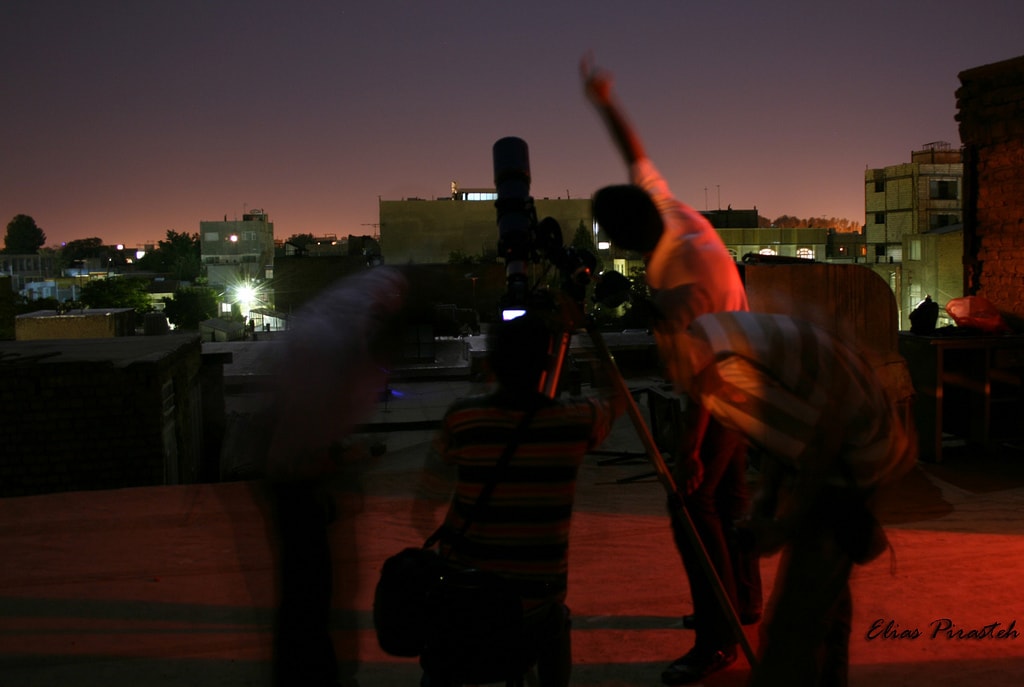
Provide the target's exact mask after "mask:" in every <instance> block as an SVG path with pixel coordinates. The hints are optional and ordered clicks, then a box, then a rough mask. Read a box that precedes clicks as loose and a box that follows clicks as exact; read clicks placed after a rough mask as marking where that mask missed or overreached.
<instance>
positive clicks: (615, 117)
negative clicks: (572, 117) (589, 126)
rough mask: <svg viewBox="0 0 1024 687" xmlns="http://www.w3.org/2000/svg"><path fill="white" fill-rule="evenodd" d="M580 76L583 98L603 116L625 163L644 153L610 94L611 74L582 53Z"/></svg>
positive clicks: (629, 163) (615, 100)
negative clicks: (584, 95) (585, 97)
mask: <svg viewBox="0 0 1024 687" xmlns="http://www.w3.org/2000/svg"><path fill="white" fill-rule="evenodd" d="M580 77H581V78H582V80H583V90H584V92H585V93H586V95H587V98H588V99H589V100H590V102H591V103H593V104H594V107H595V108H596V109H597V112H598V114H600V115H601V118H602V119H603V120H604V122H605V125H606V126H607V127H608V131H609V133H610V134H611V136H612V140H613V141H614V142H615V145H616V147H617V148H618V149H619V152H620V153H621V154H622V158H623V160H625V162H626V164H627V165H632V164H633V163H634V162H636V161H637V160H640V159H642V158H645V157H647V153H646V152H645V150H644V145H643V142H642V141H641V140H640V137H639V136H637V133H636V131H635V130H634V129H633V126H632V125H631V124H630V123H629V120H628V119H627V118H626V114H625V112H624V111H623V109H622V106H621V105H619V103H618V101H617V99H616V98H615V96H614V95H613V94H612V77H611V74H610V73H609V72H607V71H605V70H603V69H601V68H600V67H598V66H596V65H595V64H594V61H593V58H592V57H591V56H590V55H585V56H584V57H583V59H581V60H580Z"/></svg>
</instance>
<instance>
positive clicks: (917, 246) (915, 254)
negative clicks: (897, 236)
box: [910, 239, 921, 260]
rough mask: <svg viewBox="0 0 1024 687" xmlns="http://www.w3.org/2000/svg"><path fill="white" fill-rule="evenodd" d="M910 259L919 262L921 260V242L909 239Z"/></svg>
mask: <svg viewBox="0 0 1024 687" xmlns="http://www.w3.org/2000/svg"><path fill="white" fill-rule="evenodd" d="M910 259H911V260H920V259H921V240H920V239H911V241H910Z"/></svg>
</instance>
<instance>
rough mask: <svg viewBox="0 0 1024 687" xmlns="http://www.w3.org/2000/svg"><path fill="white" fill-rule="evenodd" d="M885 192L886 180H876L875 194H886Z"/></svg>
mask: <svg viewBox="0 0 1024 687" xmlns="http://www.w3.org/2000/svg"><path fill="white" fill-rule="evenodd" d="M884 192H885V180H884V179H878V180H876V181H875V193H884Z"/></svg>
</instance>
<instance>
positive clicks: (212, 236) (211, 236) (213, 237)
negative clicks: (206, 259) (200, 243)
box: [203, 231, 220, 241]
mask: <svg viewBox="0 0 1024 687" xmlns="http://www.w3.org/2000/svg"><path fill="white" fill-rule="evenodd" d="M203 240H204V241H220V234H218V233H217V232H215V231H208V232H206V236H205V237H204V239H203Z"/></svg>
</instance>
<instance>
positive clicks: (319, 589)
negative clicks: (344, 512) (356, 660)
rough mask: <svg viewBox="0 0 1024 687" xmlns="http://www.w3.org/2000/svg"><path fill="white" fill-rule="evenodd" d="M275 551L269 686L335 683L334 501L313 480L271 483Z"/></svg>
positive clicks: (336, 679) (336, 677)
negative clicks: (332, 628) (331, 530)
mask: <svg viewBox="0 0 1024 687" xmlns="http://www.w3.org/2000/svg"><path fill="white" fill-rule="evenodd" d="M270 490H271V496H272V499H273V508H274V516H275V523H276V525H277V538H278V545H279V552H278V559H279V564H278V606H277V613H276V617H275V619H274V621H275V622H274V644H273V651H274V656H273V661H274V663H273V684H274V685H277V686H283V685H336V684H337V683H338V677H339V675H338V665H337V661H336V657H335V652H334V645H333V642H332V640H331V633H330V624H331V617H330V616H331V591H332V574H333V570H332V565H331V549H330V542H329V539H328V527H329V525H330V523H331V521H332V520H333V519H334V513H333V502H332V500H331V498H330V496H329V495H328V494H327V493H326V492H325V491H324V490H323V489H322V488H321V486H320V485H319V484H318V483H317V482H316V481H306V480H297V481H288V482H275V483H272V484H271V485H270Z"/></svg>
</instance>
